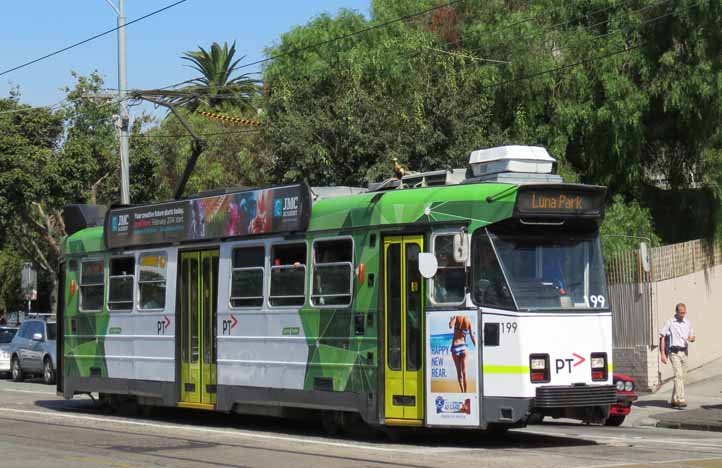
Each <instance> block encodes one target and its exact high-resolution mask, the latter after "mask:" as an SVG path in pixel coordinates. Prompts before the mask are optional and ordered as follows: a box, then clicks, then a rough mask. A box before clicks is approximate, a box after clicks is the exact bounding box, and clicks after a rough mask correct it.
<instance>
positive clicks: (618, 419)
mask: <svg viewBox="0 0 722 468" xmlns="http://www.w3.org/2000/svg"><path fill="white" fill-rule="evenodd" d="M624 418H625V416H623V415H620V414H613V415H611V416H609V417H608V418H607V420H606V421H605V422H604V425H605V426H621V425H622V423H623V422H624Z"/></svg>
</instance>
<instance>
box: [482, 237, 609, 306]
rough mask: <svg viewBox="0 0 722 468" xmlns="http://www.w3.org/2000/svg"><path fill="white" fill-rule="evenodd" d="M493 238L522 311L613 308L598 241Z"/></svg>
mask: <svg viewBox="0 0 722 468" xmlns="http://www.w3.org/2000/svg"><path fill="white" fill-rule="evenodd" d="M490 237H491V239H492V242H493V244H494V247H495V250H496V254H497V256H498V258H499V261H500V263H501V266H502V269H503V271H504V275H505V276H506V280H507V281H508V284H509V287H510V289H511V293H512V295H513V297H514V299H515V302H516V305H517V307H518V308H519V309H520V310H540V309H557V310H558V309H572V310H573V309H592V308H601V309H607V308H608V307H609V304H608V302H607V297H608V296H607V288H606V282H605V280H604V269H603V265H602V255H601V248H600V245H599V239H598V238H597V237H593V236H586V237H567V238H553V237H542V236H533V237H532V236H517V235H494V234H490Z"/></svg>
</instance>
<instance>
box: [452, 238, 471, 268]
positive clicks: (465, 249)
mask: <svg viewBox="0 0 722 468" xmlns="http://www.w3.org/2000/svg"><path fill="white" fill-rule="evenodd" d="M467 258H469V243H468V242H467V237H466V233H465V232H463V231H461V232H457V233H456V234H454V261H455V262H456V263H466V259H467Z"/></svg>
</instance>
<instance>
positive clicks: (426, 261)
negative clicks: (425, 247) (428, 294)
mask: <svg viewBox="0 0 722 468" xmlns="http://www.w3.org/2000/svg"><path fill="white" fill-rule="evenodd" d="M438 269H439V262H437V261H436V255H434V254H432V253H429V252H421V253H420V254H419V273H421V276H423V277H424V278H433V277H434V275H436V271H437V270H438Z"/></svg>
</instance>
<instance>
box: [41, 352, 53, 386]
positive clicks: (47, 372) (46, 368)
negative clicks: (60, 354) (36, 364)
mask: <svg viewBox="0 0 722 468" xmlns="http://www.w3.org/2000/svg"><path fill="white" fill-rule="evenodd" d="M43 382H45V384H46V385H52V384H54V383H55V369H53V363H52V361H50V359H48V358H45V361H44V362H43Z"/></svg>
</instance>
